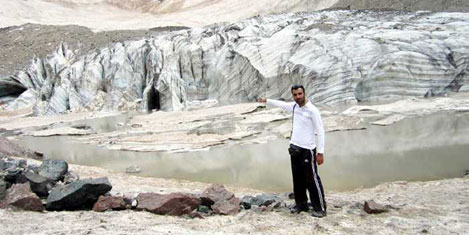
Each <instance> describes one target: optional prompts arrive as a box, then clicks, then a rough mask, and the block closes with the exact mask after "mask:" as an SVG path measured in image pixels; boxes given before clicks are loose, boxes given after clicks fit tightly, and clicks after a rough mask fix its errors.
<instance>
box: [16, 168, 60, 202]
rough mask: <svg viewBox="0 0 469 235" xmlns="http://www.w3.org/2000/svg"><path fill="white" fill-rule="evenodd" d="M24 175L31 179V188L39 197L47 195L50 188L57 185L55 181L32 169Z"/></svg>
mask: <svg viewBox="0 0 469 235" xmlns="http://www.w3.org/2000/svg"><path fill="white" fill-rule="evenodd" d="M24 176H25V177H26V179H27V180H28V181H29V184H30V185H31V190H32V191H33V192H34V193H35V194H37V195H38V196H39V197H47V195H49V190H51V189H52V187H53V186H54V185H55V181H53V180H51V179H49V178H46V177H44V176H41V175H38V174H36V173H34V172H31V171H28V172H26V173H25V174H24Z"/></svg>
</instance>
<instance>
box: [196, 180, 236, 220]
mask: <svg viewBox="0 0 469 235" xmlns="http://www.w3.org/2000/svg"><path fill="white" fill-rule="evenodd" d="M200 199H201V200H202V205H204V206H208V207H210V208H211V209H212V210H213V212H214V213H216V214H220V215H232V214H236V213H238V212H239V209H240V208H239V204H240V200H239V199H238V198H237V197H235V195H234V193H232V192H230V191H228V190H226V188H225V187H224V186H223V185H221V184H212V185H210V186H209V187H208V188H206V189H205V190H204V192H202V194H201V195H200Z"/></svg>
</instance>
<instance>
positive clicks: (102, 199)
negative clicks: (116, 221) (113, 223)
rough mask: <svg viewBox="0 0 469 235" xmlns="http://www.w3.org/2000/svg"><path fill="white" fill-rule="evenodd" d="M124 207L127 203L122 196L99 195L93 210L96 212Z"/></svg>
mask: <svg viewBox="0 0 469 235" xmlns="http://www.w3.org/2000/svg"><path fill="white" fill-rule="evenodd" d="M125 209H127V203H126V202H125V199H124V197H120V196H99V198H98V201H97V202H96V203H95V204H94V206H93V211H96V212H103V211H107V210H125Z"/></svg>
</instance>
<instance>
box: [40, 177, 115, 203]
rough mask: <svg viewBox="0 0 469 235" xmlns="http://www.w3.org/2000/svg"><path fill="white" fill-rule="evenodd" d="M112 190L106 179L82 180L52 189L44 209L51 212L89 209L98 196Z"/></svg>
mask: <svg viewBox="0 0 469 235" xmlns="http://www.w3.org/2000/svg"><path fill="white" fill-rule="evenodd" d="M111 189H112V186H111V183H109V180H108V179H107V178H98V179H83V180H78V181H75V182H73V183H71V184H67V185H60V186H56V187H55V188H53V189H52V190H51V192H50V194H49V196H48V197H47V204H46V209H47V210H52V211H60V210H79V209H91V208H92V207H93V205H94V203H95V202H96V201H97V200H98V198H99V196H101V195H104V194H105V193H107V192H109V191H110V190H111Z"/></svg>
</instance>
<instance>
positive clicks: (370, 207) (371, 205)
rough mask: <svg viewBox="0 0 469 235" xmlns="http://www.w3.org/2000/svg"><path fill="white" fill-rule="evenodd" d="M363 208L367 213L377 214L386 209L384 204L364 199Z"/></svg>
mask: <svg viewBox="0 0 469 235" xmlns="http://www.w3.org/2000/svg"><path fill="white" fill-rule="evenodd" d="M363 209H364V210H365V211H366V213H368V214H379V213H383V212H386V211H388V210H387V209H386V208H385V207H384V206H382V205H380V204H378V203H376V202H374V201H373V200H369V201H365V206H364V207H363Z"/></svg>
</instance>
